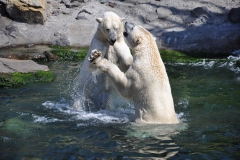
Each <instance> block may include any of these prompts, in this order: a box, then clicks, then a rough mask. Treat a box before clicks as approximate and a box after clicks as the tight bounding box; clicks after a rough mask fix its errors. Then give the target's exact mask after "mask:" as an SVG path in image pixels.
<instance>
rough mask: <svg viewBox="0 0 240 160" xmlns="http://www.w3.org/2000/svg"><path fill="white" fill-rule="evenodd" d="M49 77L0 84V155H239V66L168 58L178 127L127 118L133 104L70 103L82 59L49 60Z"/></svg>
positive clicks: (151, 156) (117, 157)
mask: <svg viewBox="0 0 240 160" xmlns="http://www.w3.org/2000/svg"><path fill="white" fill-rule="evenodd" d="M47 65H48V66H49V68H50V69H51V70H52V71H53V72H54V74H55V75H56V77H57V78H56V80H55V81H54V82H51V83H40V82H38V83H33V84H27V85H24V86H21V87H19V88H12V89H0V159H51V160H53V159H54V160H55V159H70V160H74V159H160V158H169V159H239V158H240V125H239V124H240V118H239V117H240V98H239V95H240V72H239V71H240V70H239V68H237V67H234V65H233V64H232V63H229V62H226V63H224V62H222V63H216V62H215V61H212V62H208V63H206V62H204V61H203V62H202V63H198V64H191V65H186V64H166V68H167V72H168V75H169V79H170V83H171V87H172V93H173V98H174V102H175V108H176V112H177V115H178V117H179V119H180V121H181V123H180V124H176V125H140V124H135V123H133V122H132V118H133V115H134V109H133V106H132V105H131V103H129V105H125V106H122V107H118V108H115V109H113V110H110V111H108V110H102V111H98V112H83V111H76V110H74V109H73V107H72V105H73V103H74V102H73V100H72V97H73V94H74V91H73V87H72V86H73V84H72V82H73V80H74V77H76V76H77V74H78V73H79V67H80V66H81V63H77V62H51V63H47Z"/></svg>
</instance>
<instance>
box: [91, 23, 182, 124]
mask: <svg viewBox="0 0 240 160" xmlns="http://www.w3.org/2000/svg"><path fill="white" fill-rule="evenodd" d="M124 36H125V39H126V41H127V43H128V45H129V47H130V48H132V49H133V51H134V56H133V63H132V64H131V65H130V67H129V69H128V70H127V71H126V72H125V73H124V72H122V71H121V70H120V69H119V67H118V66H116V65H115V64H113V63H111V62H110V61H108V60H107V59H105V58H102V57H101V55H102V54H101V52H100V51H98V50H93V51H92V54H91V55H90V57H89V61H90V62H91V63H92V64H93V65H95V66H96V67H97V68H99V69H100V70H101V71H102V72H103V73H105V74H106V75H107V76H108V77H110V79H111V81H112V82H113V84H114V86H115V87H116V88H117V90H118V91H119V92H120V93H121V95H122V96H124V97H127V98H129V99H132V101H133V103H134V108H135V121H136V122H140V123H159V124H171V123H179V121H178V119H177V116H176V113H175V109H174V103H173V98H172V93H171V88H170V83H169V80H168V76H167V73H166V69H165V66H164V64H163V61H162V59H161V57H160V54H159V50H158V47H157V45H156V42H155V38H154V37H153V36H152V35H151V34H150V33H149V32H148V31H147V30H146V29H144V28H143V27H141V26H134V25H133V24H132V23H125V32H124Z"/></svg>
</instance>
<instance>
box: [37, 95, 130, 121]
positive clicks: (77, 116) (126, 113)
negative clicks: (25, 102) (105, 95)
mask: <svg viewBox="0 0 240 160" xmlns="http://www.w3.org/2000/svg"><path fill="white" fill-rule="evenodd" d="M42 106H43V107H45V108H46V109H49V110H52V111H53V112H57V113H58V114H61V115H65V116H67V117H69V118H66V119H65V120H64V121H77V122H79V125H78V126H84V125H86V124H87V123H88V122H89V121H92V120H94V121H96V122H98V123H104V124H106V123H127V122H129V121H131V119H132V116H133V115H134V109H133V108H132V107H129V108H124V109H114V110H100V111H97V112H86V111H77V110H75V109H74V107H73V106H71V105H70V104H69V103H68V102H67V101H66V100H64V99H63V100H61V101H60V102H53V101H46V102H44V103H42ZM33 118H34V122H41V123H49V122H56V121H63V120H59V119H56V118H48V117H44V116H37V115H33Z"/></svg>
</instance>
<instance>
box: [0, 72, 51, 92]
mask: <svg viewBox="0 0 240 160" xmlns="http://www.w3.org/2000/svg"><path fill="white" fill-rule="evenodd" d="M54 78H55V77H54V75H53V73H52V72H51V71H50V70H49V71H38V72H36V73H19V72H15V73H8V74H4V73H1V74H0V87H2V88H3V87H17V86H19V85H23V84H27V83H32V82H51V81H53V80H54Z"/></svg>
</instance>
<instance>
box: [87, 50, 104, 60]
mask: <svg viewBox="0 0 240 160" xmlns="http://www.w3.org/2000/svg"><path fill="white" fill-rule="evenodd" d="M101 55H102V53H101V51H98V50H93V51H92V53H91V55H90V56H89V57H88V61H89V62H91V63H93V62H94V61H95V60H96V59H97V58H98V57H101Z"/></svg>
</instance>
